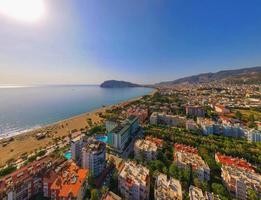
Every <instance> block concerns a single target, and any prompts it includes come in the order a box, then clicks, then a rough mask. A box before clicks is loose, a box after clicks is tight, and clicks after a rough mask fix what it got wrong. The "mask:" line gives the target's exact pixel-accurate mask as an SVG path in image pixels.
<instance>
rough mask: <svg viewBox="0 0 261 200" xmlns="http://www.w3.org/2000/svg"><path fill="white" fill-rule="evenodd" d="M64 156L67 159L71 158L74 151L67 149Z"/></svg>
mask: <svg viewBox="0 0 261 200" xmlns="http://www.w3.org/2000/svg"><path fill="white" fill-rule="evenodd" d="M64 157H65V158H66V159H67V160H70V159H71V158H72V153H71V152H70V151H67V152H66V153H64Z"/></svg>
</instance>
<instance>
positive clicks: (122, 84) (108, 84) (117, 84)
mask: <svg viewBox="0 0 261 200" xmlns="http://www.w3.org/2000/svg"><path fill="white" fill-rule="evenodd" d="M100 87H102V88H126V87H141V86H140V85H138V84H135V83H131V82H126V81H116V80H108V81H104V82H103V83H102V84H101V85H100Z"/></svg>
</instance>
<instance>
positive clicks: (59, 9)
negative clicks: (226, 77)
mask: <svg viewBox="0 0 261 200" xmlns="http://www.w3.org/2000/svg"><path fill="white" fill-rule="evenodd" d="M260 6H261V1H259V0H253V1H251V2H247V1H244V0H237V1H236V0H231V1H226V0H220V1H216V2H213V1H207V0H204V1H202V2H201V3H200V4H199V3H198V2H195V1H193V0H186V1H182V0H174V1H173V0H166V1H164V2H163V1H157V0H152V1H146V0H143V1H138V0H127V1H124V2H123V1H120V0H116V1H114V3H112V2H99V1H94V0H89V1H79V0H76V1H62V0H56V1H51V0H25V1H19V0H3V1H1V2H0V26H1V31H0V44H1V45H0V85H35V84H36V85H50V84H51V85H53V84H67V85H68V84H69V85H70V84H96V85H97V84H100V83H102V82H103V81H105V80H124V81H130V82H134V83H140V84H152V83H157V82H161V81H169V80H175V79H178V78H182V77H185V76H190V75H196V74H199V73H207V72H217V71H220V70H230V69H239V68H245V67H254V66H260V65H261V57H260V55H261V48H260V46H261V37H260V35H261V21H260V20H258V19H260V18H261V12H260V10H259V8H260Z"/></svg>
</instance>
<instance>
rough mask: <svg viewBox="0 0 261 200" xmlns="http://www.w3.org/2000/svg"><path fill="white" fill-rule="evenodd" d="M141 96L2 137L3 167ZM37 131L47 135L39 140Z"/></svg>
mask: <svg viewBox="0 0 261 200" xmlns="http://www.w3.org/2000/svg"><path fill="white" fill-rule="evenodd" d="M155 91H156V90H154V91H153V92H151V93H150V94H149V95H153V94H154V93H155ZM140 98H141V97H136V98H133V99H130V100H127V101H124V102H121V103H119V104H115V105H109V106H105V107H101V108H99V109H97V110H94V111H92V112H87V113H83V114H81V115H77V116H74V117H71V118H68V119H65V120H62V121H59V122H56V123H53V124H50V125H47V126H44V127H41V128H39V129H35V130H32V131H28V132H25V133H22V134H19V135H15V136H13V137H12V140H10V141H9V139H2V140H0V167H3V166H4V165H6V163H8V162H11V161H12V160H16V159H19V158H20V157H21V156H22V155H29V154H31V153H33V152H35V151H36V150H39V149H40V148H45V147H47V146H50V145H52V144H55V141H57V140H60V139H61V138H64V137H66V136H68V135H69V134H70V133H71V132H72V131H80V130H88V129H89V128H90V125H89V123H88V121H90V120H91V121H92V124H93V125H99V124H102V123H103V122H104V119H103V118H102V117H100V115H101V114H104V113H105V112H106V110H110V109H112V108H113V107H115V106H122V105H126V104H129V103H131V102H133V101H136V100H139V99H140ZM37 133H46V137H45V138H43V139H40V140H37V138H36V134H37Z"/></svg>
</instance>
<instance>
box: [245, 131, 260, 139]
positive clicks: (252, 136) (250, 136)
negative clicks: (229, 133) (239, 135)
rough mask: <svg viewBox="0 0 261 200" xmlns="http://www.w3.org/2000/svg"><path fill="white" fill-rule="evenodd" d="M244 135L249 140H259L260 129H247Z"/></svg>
mask: <svg viewBox="0 0 261 200" xmlns="http://www.w3.org/2000/svg"><path fill="white" fill-rule="evenodd" d="M246 136H247V140H248V141H249V142H261V132H260V130H255V129H251V130H247V131H246Z"/></svg>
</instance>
